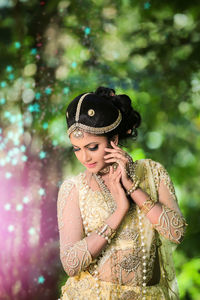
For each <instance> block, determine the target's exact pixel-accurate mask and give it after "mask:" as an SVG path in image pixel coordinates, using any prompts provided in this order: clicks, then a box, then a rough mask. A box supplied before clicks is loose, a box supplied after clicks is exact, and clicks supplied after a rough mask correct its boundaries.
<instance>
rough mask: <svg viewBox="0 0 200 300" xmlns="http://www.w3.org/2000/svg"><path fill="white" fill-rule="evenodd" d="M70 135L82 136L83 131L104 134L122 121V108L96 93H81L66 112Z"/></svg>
mask: <svg viewBox="0 0 200 300" xmlns="http://www.w3.org/2000/svg"><path fill="white" fill-rule="evenodd" d="M66 120H67V125H68V131H67V133H68V135H70V134H71V133H72V132H74V136H75V137H77V138H78V137H81V136H82V135H81V134H83V131H86V132H88V133H92V134H104V133H107V132H109V131H112V130H114V129H115V128H116V127H117V126H118V125H119V124H120V122H121V120H122V115H121V112H120V110H119V109H118V108H117V107H116V106H115V105H114V104H113V103H112V102H111V101H109V100H108V99H106V98H105V97H103V96H99V95H97V94H95V93H86V94H83V95H79V96H78V97H76V98H75V99H74V100H72V102H71V103H70V104H69V106H68V108H67V112H66Z"/></svg>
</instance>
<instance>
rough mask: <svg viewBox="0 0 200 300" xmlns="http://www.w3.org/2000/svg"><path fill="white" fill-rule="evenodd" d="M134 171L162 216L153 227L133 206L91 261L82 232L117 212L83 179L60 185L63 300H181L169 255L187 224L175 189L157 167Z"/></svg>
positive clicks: (148, 163)
mask: <svg viewBox="0 0 200 300" xmlns="http://www.w3.org/2000/svg"><path fill="white" fill-rule="evenodd" d="M134 167H135V173H136V175H137V177H138V178H139V180H140V188H141V189H142V190H144V191H145V192H147V193H148V194H149V195H150V197H151V199H153V200H154V201H155V202H157V201H160V202H161V203H162V204H163V205H164V207H165V210H164V211H163V214H162V216H160V221H159V223H158V224H157V225H154V226H152V224H151V223H150V221H149V220H148V218H147V217H146V216H145V215H144V214H143V213H142V212H141V211H140V209H139V208H138V206H137V205H136V204H134V202H132V204H131V206H130V209H129V211H128V213H127V215H126V216H125V218H124V219H123V221H122V223H121V225H120V227H119V228H118V230H117V234H116V236H115V237H114V238H113V239H112V242H111V243H110V244H107V246H106V248H104V250H103V251H102V252H101V255H100V256H99V257H98V258H97V259H95V260H93V259H92V257H91V254H90V252H89V250H88V248H87V241H86V235H85V231H87V232H89V233H90V232H94V231H95V229H97V228H98V227H99V226H101V225H102V224H103V221H104V220H105V219H107V218H108V217H109V216H110V214H111V213H112V212H113V211H114V210H115V203H114V200H112V201H110V203H108V202H106V201H105V199H104V197H103V195H102V193H101V191H98V190H96V191H94V190H93V189H92V188H91V187H90V186H89V185H88V183H87V180H86V176H85V173H81V174H79V175H78V176H75V177H71V178H67V179H66V180H64V182H63V183H62V185H61V187H60V190H59V194H58V206H57V212H58V226H59V233H60V258H61V262H62V265H63V268H64V270H65V271H66V273H67V274H68V276H69V278H68V279H67V280H66V283H65V285H64V286H62V292H61V300H68V299H70V300H81V299H82V300H83V299H84V300H87V299H88V300H89V299H94V300H98V299H102V300H111V299H113V300H114V299H121V300H122V299H124V300H125V299H126V300H128V299H149V300H150V299H156V300H158V299H159V300H162V299H163V300H164V299H179V298H178V289H177V284H176V277H175V270H174V265H173V261H172V251H173V250H174V249H175V248H176V246H177V244H178V243H179V242H180V240H181V238H182V236H183V234H184V228H185V221H184V218H183V217H182V215H181V212H180V210H179V207H178V204H177V200H176V196H175V192H174V187H173V184H172V182H171V180H170V177H169V175H168V173H167V171H166V170H165V169H164V167H163V166H162V165H161V164H159V163H157V162H155V161H152V160H150V159H144V160H138V161H136V162H135V163H134ZM85 229H87V230H85ZM95 270H98V278H97V276H95Z"/></svg>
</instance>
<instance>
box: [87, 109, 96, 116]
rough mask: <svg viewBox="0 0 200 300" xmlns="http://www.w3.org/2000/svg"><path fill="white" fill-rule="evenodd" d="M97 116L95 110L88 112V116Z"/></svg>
mask: <svg viewBox="0 0 200 300" xmlns="http://www.w3.org/2000/svg"><path fill="white" fill-rule="evenodd" d="M94 115H95V111H94V109H89V110H88V116H90V117H93V116H94Z"/></svg>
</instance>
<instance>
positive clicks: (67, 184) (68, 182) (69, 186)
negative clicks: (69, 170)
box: [58, 173, 83, 197]
mask: <svg viewBox="0 0 200 300" xmlns="http://www.w3.org/2000/svg"><path fill="white" fill-rule="evenodd" d="M82 176H83V173H80V174H78V175H76V176H75V175H74V176H66V177H65V178H64V180H63V181H62V182H61V184H60V186H59V192H58V194H59V195H60V194H61V196H63V195H65V197H66V196H67V195H68V194H69V193H70V192H71V191H72V190H73V189H76V188H77V186H78V184H79V182H80V179H81V178H82Z"/></svg>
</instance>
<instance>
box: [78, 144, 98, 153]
mask: <svg viewBox="0 0 200 300" xmlns="http://www.w3.org/2000/svg"><path fill="white" fill-rule="evenodd" d="M97 149H98V145H96V146H95V147H93V148H88V150H90V151H95V150H97ZM73 150H74V152H76V151H79V150H80V149H75V148H73Z"/></svg>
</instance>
